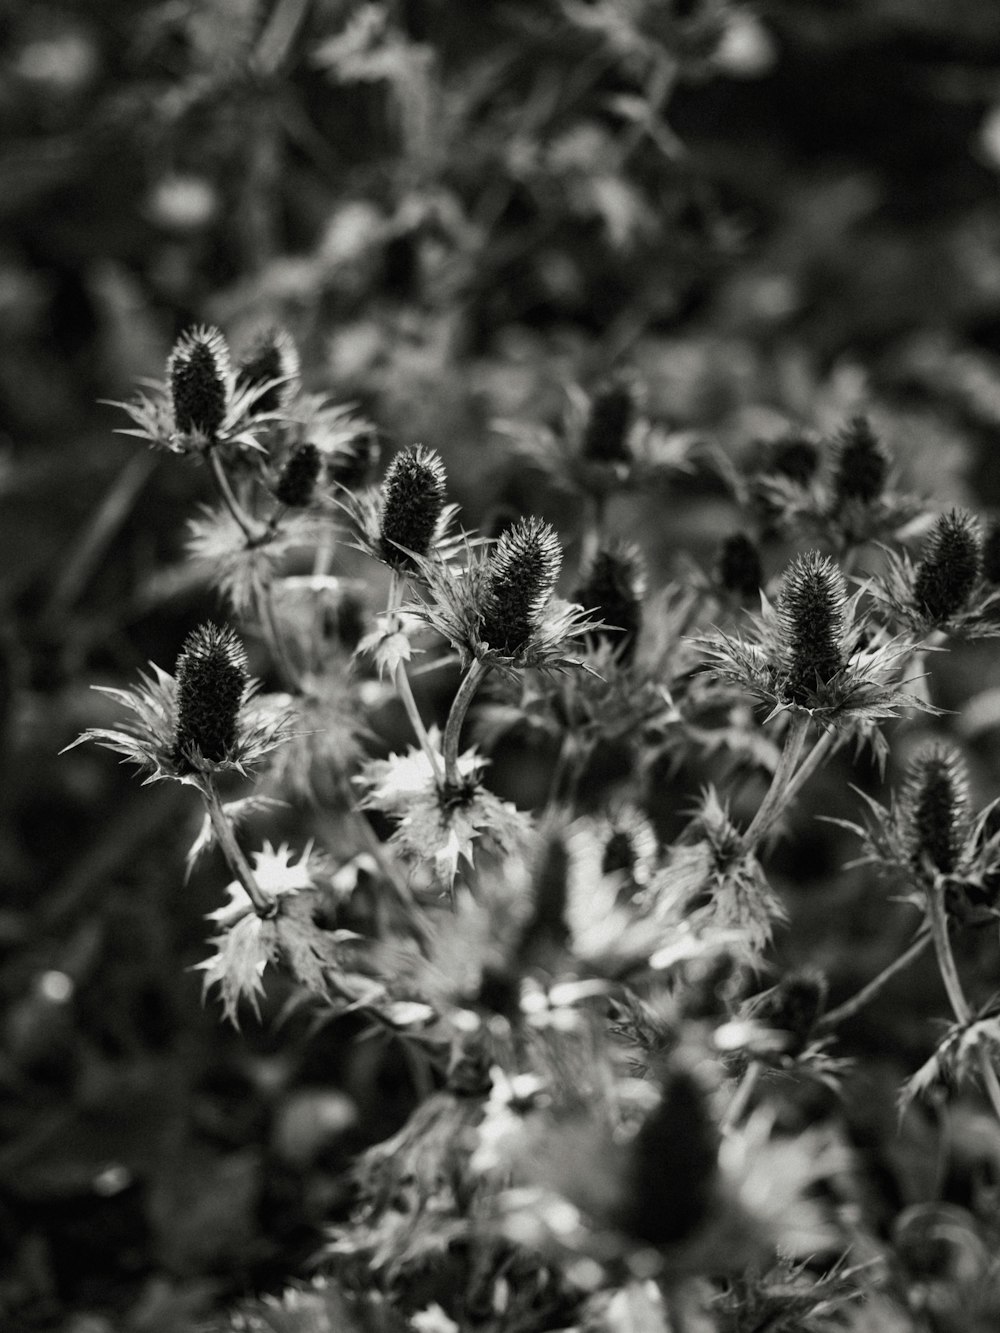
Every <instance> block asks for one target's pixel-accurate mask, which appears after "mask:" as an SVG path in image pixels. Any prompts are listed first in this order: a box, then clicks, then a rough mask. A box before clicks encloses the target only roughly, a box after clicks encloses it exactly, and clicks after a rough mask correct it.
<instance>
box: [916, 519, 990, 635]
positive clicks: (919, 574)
mask: <svg viewBox="0 0 1000 1333" xmlns="http://www.w3.org/2000/svg"><path fill="white" fill-rule="evenodd" d="M981 566H982V534H981V533H980V530H979V524H978V523H977V522H976V520H975V519H974V518H973V516H972V515H971V514H970V513H968V512H967V511H965V510H963V509H952V510H951V511H950V512H949V513H947V514H942V515H941V516H940V518H938V520H937V522H936V523H935V524H934V527H933V528H932V529H931V532H930V535H929V536H928V538H927V541H926V542H925V543H924V548H923V551H922V553H921V557H920V562H919V564H918V565H917V569H916V574H915V577H914V580H913V599H914V602H915V603H916V605H917V606H918V607H919V609H920V610H921V611H922V612H923V614H924V615H926V616H928V617H929V618H930V619H931V620H933V621H935V622H938V623H940V622H943V621H946V620H948V619H949V618H950V617H951V616H954V615H957V613H958V612H959V611H961V610H962V609H963V608H964V607H965V605H966V603H967V602H968V600H969V596H970V594H971V592H972V590H973V588H974V587H975V585H976V580H977V579H978V578H979V574H980V569H981Z"/></svg>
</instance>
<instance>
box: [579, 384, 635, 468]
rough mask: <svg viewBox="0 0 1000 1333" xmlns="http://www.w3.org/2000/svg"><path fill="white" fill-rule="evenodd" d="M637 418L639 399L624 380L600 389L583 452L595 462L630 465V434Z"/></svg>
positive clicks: (591, 407)
mask: <svg viewBox="0 0 1000 1333" xmlns="http://www.w3.org/2000/svg"><path fill="white" fill-rule="evenodd" d="M634 417H635V397H634V394H633V392H632V388H631V386H630V385H628V384H627V383H625V382H624V381H623V380H618V381H616V382H615V383H613V384H609V385H608V386H607V387H606V388H604V389H601V390H599V391H598V392H597V393H596V394H595V395H594V399H593V402H592V403H591V405H590V416H589V417H588V418H587V425H586V427H585V429H584V432H583V439H582V441H581V443H580V453H581V454H582V456H583V457H584V458H586V459H588V460H589V461H590V462H592V463H628V462H630V461H631V457H632V455H631V453H630V452H629V447H628V434H629V431H630V430H631V427H632V421H633V419H634Z"/></svg>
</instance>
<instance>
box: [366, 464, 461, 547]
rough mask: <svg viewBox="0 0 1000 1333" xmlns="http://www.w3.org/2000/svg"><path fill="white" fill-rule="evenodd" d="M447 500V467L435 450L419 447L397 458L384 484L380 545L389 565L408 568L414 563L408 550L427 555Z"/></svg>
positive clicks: (386, 475)
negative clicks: (445, 471) (445, 472)
mask: <svg viewBox="0 0 1000 1333" xmlns="http://www.w3.org/2000/svg"><path fill="white" fill-rule="evenodd" d="M444 500H445V474H444V465H443V464H442V462H441V459H440V458H439V457H438V455H437V454H436V453H434V451H433V450H431V449H425V448H424V447H423V446H422V445H417V446H416V448H414V449H404V450H403V451H402V453H398V454H397V455H396V457H395V458H394V459H393V460H392V462H391V463H390V464H389V470H388V471H387V472H386V474H385V479H384V481H383V482H382V524H381V531H380V534H379V544H380V551H381V555H382V559H383V560H384V561H385V562H386V563H387V564H389V565H393V566H395V567H397V568H401V569H406V568H409V567H410V565H411V563H412V562H411V558H410V556H409V555H407V553H406V552H407V551H412V552H413V554H414V555H426V554H427V552H428V551H429V550H430V546H431V542H432V541H433V539H434V535H435V533H436V531H437V526H438V521H439V519H440V518H441V511H442V510H443V508H444ZM400 547H405V548H406V550H405V551H401V550H400V549H399V548H400Z"/></svg>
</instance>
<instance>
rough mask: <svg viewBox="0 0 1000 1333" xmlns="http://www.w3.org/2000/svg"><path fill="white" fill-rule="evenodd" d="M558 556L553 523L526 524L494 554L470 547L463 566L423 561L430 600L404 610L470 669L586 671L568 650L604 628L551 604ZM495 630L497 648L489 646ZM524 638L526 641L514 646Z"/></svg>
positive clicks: (569, 607) (567, 605)
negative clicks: (488, 636) (478, 664)
mask: <svg viewBox="0 0 1000 1333" xmlns="http://www.w3.org/2000/svg"><path fill="white" fill-rule="evenodd" d="M505 538H506V540H505ZM560 555H561V553H560V551H559V545H558V538H557V537H556V535H555V533H554V532H553V531H552V529H551V528H550V527H549V525H548V524H547V523H542V522H541V521H540V520H538V519H534V518H531V519H522V520H521V522H520V523H518V524H516V525H515V527H514V528H513V529H510V530H508V533H506V534H504V537H501V538H500V540H499V541H497V542H494V543H493V544H492V545H491V546H490V547H489V548H486V547H485V544H484V549H480V550H478V551H477V550H475V549H474V548H473V547H472V545H471V544H470V543H469V542H468V541H466V546H465V561H464V563H463V564H461V565H458V564H454V565H453V564H449V563H448V562H447V561H446V560H444V559H421V560H417V561H416V564H417V568H418V570H419V573H420V575H421V579H422V582H423V585H424V589H425V592H424V597H425V600H424V601H423V602H422V603H419V604H416V605H412V606H409V607H407V608H406V609H407V610H408V611H410V612H412V614H413V615H415V616H417V617H418V618H419V619H421V620H423V621H424V623H425V624H427V625H429V626H430V627H431V628H432V629H433V630H435V631H436V632H437V633H438V634H440V635H441V636H442V637H443V638H445V639H447V640H448V642H449V643H450V644H452V646H453V647H454V648H456V649H457V650H458V652H459V654H460V655H461V659H462V662H463V665H465V666H467V665H468V664H469V663H470V662H472V661H474V660H478V661H481V662H483V663H484V664H485V665H487V666H491V667H495V668H496V669H497V670H499V671H501V672H503V673H506V674H512V673H515V672H517V671H519V670H522V669H524V668H526V667H536V668H538V669H540V670H542V671H564V670H568V669H569V668H571V667H583V668H584V669H588V668H587V666H586V661H585V659H584V658H583V657H578V656H571V655H570V651H569V650H570V644H571V643H572V642H573V641H576V640H579V639H581V638H582V637H583V636H584V635H586V634H593V633H595V632H596V631H598V630H600V629H602V628H603V623H602V622H601V621H599V620H594V619H591V618H590V617H589V616H588V615H587V613H586V612H585V611H584V609H583V608H582V607H580V606H577V605H575V604H573V603H571V602H564V601H562V600H561V599H559V598H557V597H554V596H552V585H553V583H554V581H555V573H556V571H557V569H558V564H557V561H558V559H559V558H560ZM522 556H524V557H525V559H524V562H523V564H522V561H521V557H522ZM491 626H495V627H496V630H495V637H496V638H498V639H500V640H501V641H502V642H501V643H500V645H499V646H495V645H494V644H491V643H489V642H488V641H487V640H486V638H485V635H486V634H487V633H488V632H489V631H490V628H491ZM520 632H523V633H524V637H523V639H521V641H520V642H517V643H514V642H513V639H514V638H515V637H516V636H517V634H518V633H520Z"/></svg>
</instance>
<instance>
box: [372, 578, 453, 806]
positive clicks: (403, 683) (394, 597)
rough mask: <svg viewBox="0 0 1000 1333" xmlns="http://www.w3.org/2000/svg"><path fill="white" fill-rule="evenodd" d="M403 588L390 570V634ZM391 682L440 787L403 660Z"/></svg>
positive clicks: (440, 774) (440, 776)
mask: <svg viewBox="0 0 1000 1333" xmlns="http://www.w3.org/2000/svg"><path fill="white" fill-rule="evenodd" d="M402 596H403V588H402V583H401V580H400V578H399V575H398V574H397V573H396V571H395V570H393V571H392V581H391V583H390V584H389V600H388V603H387V605H386V628H387V629H388V631H389V633H390V634H395V633H397V632H399V625H400V621H399V604H400V602H401V601H402ZM393 684H394V685H395V686H396V693H397V694H398V695H399V698H400V701H401V703H402V705H403V707H404V708H405V709H406V716H407V717H408V718H409V719H410V725H411V726H412V728H413V730H414V733H415V734H416V737H417V740H418V741H419V743H420V748H421V750H423V752H424V754H425V755H426V756H427V762H428V763H429V764H430V766H431V772H432V773H433V774H434V781H435V782H436V783H437V785H438V786H439V787H440V786H442V785H443V783H444V773H443V772H442V771H441V761H440V759H439V758H438V753H437V751H436V750H435V748H434V746H433V745H432V744H431V738H430V736H429V735H428V734H427V728H426V727H425V726H424V720H423V718H422V717H421V716H420V709H419V708H418V707H417V701H416V699H415V698H414V696H413V687H412V686H411V685H410V678H409V676H408V675H407V674H406V666H405V664H404V663H403V662H400V663H398V665H397V666H396V669H395V671H394V672H393Z"/></svg>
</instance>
